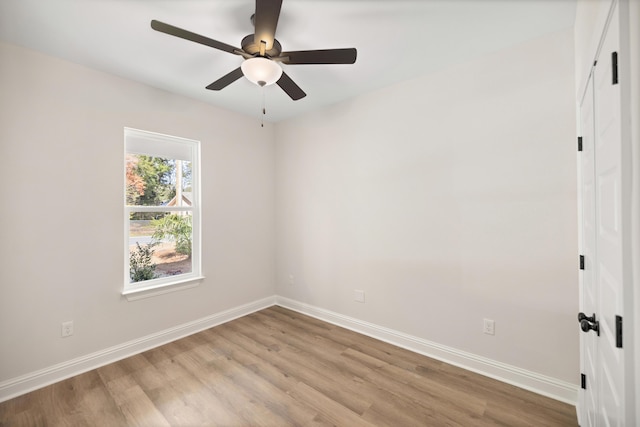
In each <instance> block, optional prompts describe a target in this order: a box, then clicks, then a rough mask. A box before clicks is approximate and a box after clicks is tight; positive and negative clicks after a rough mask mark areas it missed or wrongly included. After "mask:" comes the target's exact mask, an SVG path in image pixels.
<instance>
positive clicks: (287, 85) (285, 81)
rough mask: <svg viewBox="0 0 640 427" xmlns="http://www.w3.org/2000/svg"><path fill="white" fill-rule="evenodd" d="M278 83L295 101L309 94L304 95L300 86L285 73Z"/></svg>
mask: <svg viewBox="0 0 640 427" xmlns="http://www.w3.org/2000/svg"><path fill="white" fill-rule="evenodd" d="M276 83H277V84H278V86H280V88H281V89H282V90H283V91H285V92H286V94H287V95H289V96H290V97H291V99H293V100H294V101H297V100H298V99H301V98H304V97H305V96H307V94H306V93H304V91H303V90H302V89H300V86H298V85H297V84H296V83H295V82H294V81H293V80H291V77H289V76H288V75H287V73H285V72H284V71H283V72H282V76H281V77H280V80H278V81H277V82H276Z"/></svg>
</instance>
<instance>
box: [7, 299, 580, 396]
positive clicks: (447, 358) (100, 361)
mask: <svg viewBox="0 0 640 427" xmlns="http://www.w3.org/2000/svg"><path fill="white" fill-rule="evenodd" d="M275 304H277V305H280V306H282V307H285V308H288V309H290V310H294V311H297V312H300V313H302V314H306V315H308V316H311V317H315V318H317V319H320V320H323V321H325V322H329V323H332V324H334V325H338V326H341V327H343V328H346V329H350V330H352V331H355V332H358V333H361V334H364V335H367V336H370V337H372V338H376V339H379V340H381V341H384V342H388V343H390V344H393V345H397V346H398V347H402V348H405V349H407V350H411V351H414V352H416V353H419V354H423V355H425V356H429V357H432V358H434V359H437V360H440V361H443V362H446V363H449V364H452V365H455V366H459V367H461V368H464V369H467V370H469V371H473V372H476V373H478V374H481V375H485V376H487V377H490V378H494V379H497V380H499V381H502V382H505V383H508V384H512V385H515V386H517V387H520V388H523V389H526V390H530V391H533V392H535V393H538V394H541V395H544V396H547V397H550V398H552V399H556V400H559V401H561V402H565V403H568V404H571V405H574V406H575V405H576V402H577V396H578V387H577V386H576V385H574V384H571V383H567V382H565V381H561V380H558V379H555V378H551V377H548V376H545V375H541V374H538V373H535V372H531V371H528V370H526V369H521V368H518V367H515V366H511V365H507V364H504V363H501V362H497V361H495V360H491V359H487V358H485V357H481V356H477V355H474V354H471V353H466V352H463V351H460V350H456V349H454V348H451V347H447V346H444V345H440V344H437V343H434V342H431V341H427V340H424V339H422V338H418V337H414V336H411V335H408V334H404V333H402V332H398V331H395V330H392V329H389V328H385V327H382V326H378V325H374V324H372V323H368V322H364V321H362V320H358V319H355V318H353V317H349V316H344V315H342V314H339V313H335V312H332V311H329V310H325V309H323V308H319V307H315V306H312V305H309V304H305V303H301V302H298V301H295V300H292V299H289V298H285V297H280V296H275V295H274V296H272V297H268V298H264V299H261V300H258V301H254V302H252V303H249V304H244V305H242V306H239V307H235V308H232V309H229V310H225V311H223V312H220V313H216V314H213V315H211V316H207V317H204V318H202V319H198V320H195V321H193V322H189V323H185V324H182V325H179V326H176V327H173V328H170V329H166V330H164V331H160V332H157V333H155V334H151V335H147V336H145V337H142V338H139V339H136V340H132V341H129V342H126V343H123V344H120V345H117V346H113V347H110V348H107V349H104V350H101V351H97V352H95V353H91V354H88V355H85V356H82V357H78V358H76V359H72V360H69V361H67V362H63V363H60V364H57V365H54V366H50V367H48V368H45V369H41V370H39V371H36V372H31V373H29V374H26V375H22V376H20V377H16V378H12V379H9V380H6V381H3V382H1V383H0V402H4V401H5V400H9V399H11V398H13V397H16V396H20V395H22V394H25V393H28V392H30V391H33V390H36V389H39V388H42V387H45V386H47V385H49V384H53V383H55V382H58V381H62V380H64V379H66V378H70V377H72V376H74V375H79V374H82V373H84V372H87V371H90V370H92V369H96V368H99V367H100V366H104V365H107V364H109V363H113V362H116V361H118V360H121V359H124V358H126V357H129V356H133V355H135V354H139V353H141V352H143V351H146V350H149V349H151V348H155V347H158V346H160V345H163V344H166V343H169V342H171V341H175V340H177V339H180V338H183V337H186V336H189V335H192V334H195V333H197V332H200V331H202V330H205V329H208V328H212V327H214V326H217V325H220V324H222V323H226V322H229V321H231V320H233V319H237V318H239V317H242V316H246V315H247V314H250V313H253V312H256V311H259V310H262V309H264V308H267V307H271V306H272V305H275Z"/></svg>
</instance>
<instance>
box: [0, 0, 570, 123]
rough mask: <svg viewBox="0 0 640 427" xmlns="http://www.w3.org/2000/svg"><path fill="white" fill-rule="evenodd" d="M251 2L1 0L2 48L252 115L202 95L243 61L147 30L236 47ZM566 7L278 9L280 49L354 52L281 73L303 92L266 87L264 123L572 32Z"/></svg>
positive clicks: (453, 0)
mask: <svg viewBox="0 0 640 427" xmlns="http://www.w3.org/2000/svg"><path fill="white" fill-rule="evenodd" d="M254 8H255V3H254V0H0V40H3V41H6V42H9V43H13V44H17V45H20V46H24V47H28V48H31V49H35V50H38V51H41V52H44V53H47V54H50V55H53V56H57V57H61V58H64V59H67V60H69V61H72V62H75V63H78V64H83V65H86V66H89V67H92V68H95V69H99V70H103V71H106V72H109V73H112V74H116V75H119V76H122V77H126V78H129V79H132V80H136V81H140V82H143V83H146V84H148V85H151V86H154V87H157V88H160V89H164V90H167V91H170V92H174V93H178V94H182V95H185V96H188V97H191V98H195V99H199V100H201V101H204V102H207V103H210V104H213V105H217V106H220V107H223V108H227V109H230V110H234V111H237V112H240V113H242V114H246V115H250V116H256V117H257V116H259V113H260V110H261V103H262V90H261V89H260V88H259V87H257V86H255V85H253V84H252V83H250V82H249V81H247V80H246V79H240V80H238V81H236V82H235V83H233V84H231V85H230V86H228V87H227V88H225V89H223V90H222V91H220V92H214V91H210V90H206V89H205V86H207V85H208V84H210V83H211V82H213V81H215V80H217V79H218V78H219V77H221V76H223V75H224V74H226V73H228V72H230V71H231V70H233V69H235V68H237V67H238V66H239V65H240V63H241V61H242V58H241V57H240V56H236V55H231V54H229V53H226V52H222V51H219V50H215V49H213V48H210V47H207V46H202V45H199V44H196V43H193V42H189V41H186V40H183V39H179V38H176V37H172V36H168V35H166V34H163V33H159V32H156V31H154V30H152V29H151V27H150V21H151V20H152V19H157V20H160V21H163V22H166V23H168V24H172V25H174V26H177V27H180V28H183V29H186V30H190V31H193V32H195V33H198V34H202V35H204V36H207V37H210V38H213V39H216V40H219V41H222V42H224V43H227V44H231V45H234V46H238V47H239V46H240V41H241V40H242V38H243V37H244V36H245V35H247V34H251V33H252V32H253V27H252V25H251V22H250V20H249V18H250V16H251V14H252V13H253V11H254ZM575 8H576V0H422V1H419V0H403V1H390V0H389V1H385V0H284V1H283V6H282V13H281V15H280V20H279V22H278V29H277V33H276V38H277V39H278V40H279V41H280V43H281V44H282V46H283V50H309V49H326V48H343V47H355V48H357V49H358V59H357V61H356V63H355V64H354V65H288V66H287V65H284V66H283V68H284V69H285V71H286V72H287V74H289V76H290V77H291V78H292V79H293V80H294V81H295V82H296V83H297V84H298V85H299V86H300V87H301V88H302V89H303V90H304V91H305V92H306V93H307V97H306V98H303V99H302V100H300V101H292V100H291V99H290V98H289V97H288V96H287V95H286V94H285V93H284V92H282V90H280V88H279V87H277V86H276V85H274V86H270V87H267V88H266V89H265V94H264V95H265V99H266V106H267V120H269V121H273V122H277V121H279V120H283V119H286V118H290V117H293V116H296V115H298V114H301V113H304V112H308V111H311V110H313V109H316V108H319V107H322V106H325V105H330V104H333V103H337V102H340V101H343V100H345V99H348V98H351V97H354V96H356V95H358V94H361V93H364V92H368V91H372V90H375V89H377V88H380V87H383V86H387V85H390V84H392V83H394V82H398V81H402V80H407V79H410V78H412V77H417V76H419V75H423V74H427V73H429V72H432V71H435V70H437V69H441V68H443V67H446V66H449V65H451V64H454V63H459V62H464V61H466V60H469V59H471V58H473V57H477V56H479V55H482V54H486V53H489V52H493V51H496V50H499V49H503V48H505V47H508V46H512V45H515V44H518V43H521V42H523V41H526V40H528V39H532V38H536V37H539V36H541V35H543V34H546V33H550V32H555V31H560V30H562V29H566V28H569V27H571V26H573V22H574V17H575Z"/></svg>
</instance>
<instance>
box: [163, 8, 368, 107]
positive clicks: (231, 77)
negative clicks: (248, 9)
mask: <svg viewBox="0 0 640 427" xmlns="http://www.w3.org/2000/svg"><path fill="white" fill-rule="evenodd" d="M281 7H282V0H256V11H255V14H254V15H252V16H251V21H252V22H253V24H254V27H255V32H254V34H249V35H248V36H246V37H245V38H243V39H242V42H241V46H242V47H241V48H237V47H235V46H231V45H228V44H226V43H222V42H220V41H217V40H214V39H210V38H208V37H205V36H201V35H199V34H196V33H192V32H191V31H187V30H183V29H182V28H178V27H174V26H173V25H169V24H165V23H164V22H160V21H156V20H152V21H151V28H153V29H154V30H156V31H160V32H162V33H165V34H169V35H171V36H175V37H180V38H182V39H185V40H190V41H192V42H196V43H200V44H203V45H205V46H210V47H212V48H215V49H219V50H222V51H224V52H229V53H232V54H234V55H239V56H242V57H243V58H245V60H244V61H243V63H242V65H241V66H240V67H238V68H236V69H235V70H233V71H231V72H230V73H229V74H227V75H225V76H223V77H221V78H219V79H218V80H216V81H215V82H213V83H211V84H210V85H209V86H207V89H210V90H221V89H224V88H225V87H227V86H228V85H230V84H231V83H233V82H235V81H236V80H238V79H239V78H240V77H242V76H243V75H244V76H245V77H247V79H249V80H250V81H252V82H253V83H255V84H257V85H259V86H267V85H270V84H273V83H276V84H277V85H278V86H280V88H281V89H282V90H284V91H285V92H286V94H287V95H289V96H290V97H291V99H293V100H294V101H297V100H298V99H301V98H304V97H305V96H306V93H304V91H303V90H302V89H301V88H300V87H299V86H298V85H297V84H296V83H295V82H294V81H293V80H291V78H290V77H289V76H288V75H287V74H286V73H285V72H284V71H282V67H280V65H279V64H278V63H280V62H281V63H283V64H287V65H297V64H353V63H355V62H356V56H357V51H356V49H355V48H346V49H322V50H298V51H291V52H283V51H282V45H280V42H279V41H278V40H276V38H275V34H276V27H277V25H278V18H279V17H280V8H281Z"/></svg>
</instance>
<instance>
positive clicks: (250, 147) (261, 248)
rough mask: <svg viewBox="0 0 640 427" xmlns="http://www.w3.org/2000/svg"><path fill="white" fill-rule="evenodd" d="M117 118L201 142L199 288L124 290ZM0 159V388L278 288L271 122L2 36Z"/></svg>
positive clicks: (120, 139)
mask: <svg viewBox="0 0 640 427" xmlns="http://www.w3.org/2000/svg"><path fill="white" fill-rule="evenodd" d="M212 96H213V94H212ZM125 126H128V127H133V128H139V129H144V130H149V131H154V132H160V133H165V134H170V135H176V136H181V137H186V138H192V139H196V140H200V141H201V144H202V148H201V149H202V157H201V159H202V205H203V224H202V230H203V243H202V247H203V259H202V261H203V270H204V275H205V276H206V279H205V280H204V281H203V283H202V284H201V285H200V286H199V287H197V288H194V289H189V290H184V291H180V292H175V293H171V294H167V295H162V296H157V297H153V298H148V299H144V300H139V301H133V302H128V301H127V300H126V299H124V298H123V297H122V296H121V295H120V291H121V290H122V285H123V283H122V277H123V271H122V269H123V265H122V260H123V258H124V253H123V244H122V239H123V233H124V231H123V227H124V224H123V207H122V203H123V185H124V174H123V161H124V160H123V150H124V140H123V128H124V127H125ZM0 159H2V160H1V163H2V167H0V200H2V203H1V206H2V208H1V209H0V383H2V382H3V381H5V380H8V379H11V378H16V377H18V376H20V375H23V374H26V373H30V372H34V371H37V370H39V369H42V368H46V367H50V366H52V365H54V364H56V363H60V362H64V361H68V360H71V359H74V358H77V357H80V356H83V355H86V354H89V353H92V352H97V351H100V350H102V349H105V348H108V347H111V346H116V345H120V344H122V343H124V342H127V341H130V340H134V339H138V338H140V337H144V336H147V335H150V334H153V333H155V332H157V331H163V330H165V329H168V328H172V327H175V326H176V325H181V324H184V323H186V322H191V321H194V320H196V319H200V318H202V317H205V316H208V315H211V314H213V313H218V312H220V311H223V310H226V309H229V308H232V307H237V306H239V305H242V304H246V303H249V302H252V301H255V300H258V299H261V298H265V297H270V296H272V295H273V293H274V278H275V267H274V265H275V258H274V254H273V248H274V245H275V243H274V238H275V232H274V221H275V220H274V213H275V206H274V176H273V167H274V131H273V127H272V126H271V125H265V128H260V125H259V123H258V122H257V121H256V120H255V119H251V118H245V117H242V116H239V115H236V114H234V113H230V112H227V111H224V110H221V109H217V108H214V107H211V106H209V105H206V104H203V103H199V102H195V101H192V100H189V99H186V98H183V97H180V96H176V95H172V94H169V93H166V92H163V91H160V90H157V89H153V88H151V87H148V86H144V85H141V84H138V83H134V82H132V81H128V80H124V79H121V78H118V77H115V76H112V75H108V74H104V73H101V72H98V71H94V70H91V69H88V68H84V67H81V66H78V65H75V64H72V63H69V62H65V61H62V60H59V59H55V58H52V57H48V56H45V55H42V54H39V53H36V52H33V51H29V50H25V49H22V48H19V47H15V46H11V45H7V44H0ZM65 320H73V321H74V322H75V334H74V335H73V336H72V337H69V338H64V339H62V338H61V337H60V323H61V322H62V321H65Z"/></svg>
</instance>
